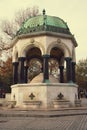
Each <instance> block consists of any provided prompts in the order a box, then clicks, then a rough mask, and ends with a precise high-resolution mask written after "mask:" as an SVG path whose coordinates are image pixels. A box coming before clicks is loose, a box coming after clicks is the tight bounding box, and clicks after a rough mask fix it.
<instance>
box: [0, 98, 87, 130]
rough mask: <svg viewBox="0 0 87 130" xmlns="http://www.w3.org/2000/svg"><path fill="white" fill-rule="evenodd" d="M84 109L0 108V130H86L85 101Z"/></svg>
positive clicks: (86, 113) (86, 108) (86, 114)
mask: <svg viewBox="0 0 87 130" xmlns="http://www.w3.org/2000/svg"><path fill="white" fill-rule="evenodd" d="M84 103H85V105H84V107H79V108H68V109H59V110H45V111H43V110H40V111H39V110H37V111H27V110H18V109H8V110H7V109H2V108H0V130H87V105H86V103H87V99H85V100H84V101H83V104H84Z"/></svg>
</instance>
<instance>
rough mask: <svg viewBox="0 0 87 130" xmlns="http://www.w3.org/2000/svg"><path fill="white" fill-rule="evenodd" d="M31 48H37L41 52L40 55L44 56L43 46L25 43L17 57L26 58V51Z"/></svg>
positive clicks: (37, 43)
mask: <svg viewBox="0 0 87 130" xmlns="http://www.w3.org/2000/svg"><path fill="white" fill-rule="evenodd" d="M33 47H37V48H39V49H40V51H41V53H42V55H44V54H45V48H44V46H43V45H42V44H41V43H39V42H36V41H35V42H34V43H27V44H25V45H24V46H23V47H22V48H21V50H20V54H19V57H26V53H27V51H28V50H29V49H31V48H33Z"/></svg>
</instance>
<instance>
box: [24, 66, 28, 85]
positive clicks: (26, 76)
mask: <svg viewBox="0 0 87 130" xmlns="http://www.w3.org/2000/svg"><path fill="white" fill-rule="evenodd" d="M24 75H25V76H24V79H25V83H27V82H28V66H25V73H24Z"/></svg>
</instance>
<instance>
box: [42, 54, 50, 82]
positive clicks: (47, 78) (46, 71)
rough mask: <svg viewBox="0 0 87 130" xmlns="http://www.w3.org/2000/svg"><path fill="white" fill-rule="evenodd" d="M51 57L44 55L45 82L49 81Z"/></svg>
mask: <svg viewBox="0 0 87 130" xmlns="http://www.w3.org/2000/svg"><path fill="white" fill-rule="evenodd" d="M48 60H49V55H43V82H48V81H49V65H48Z"/></svg>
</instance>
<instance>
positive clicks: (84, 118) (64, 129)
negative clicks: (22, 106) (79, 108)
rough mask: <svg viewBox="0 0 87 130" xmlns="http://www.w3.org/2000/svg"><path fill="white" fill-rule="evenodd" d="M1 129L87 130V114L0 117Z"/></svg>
mask: <svg viewBox="0 0 87 130" xmlns="http://www.w3.org/2000/svg"><path fill="white" fill-rule="evenodd" d="M0 130H87V115H75V116H64V117H63V116H62V117H54V118H52V117H49V118H47V117H45V118H40V117H39V118H37V117H0Z"/></svg>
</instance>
